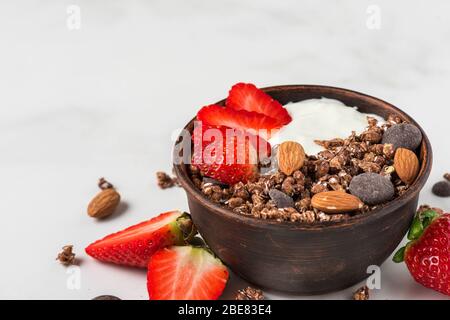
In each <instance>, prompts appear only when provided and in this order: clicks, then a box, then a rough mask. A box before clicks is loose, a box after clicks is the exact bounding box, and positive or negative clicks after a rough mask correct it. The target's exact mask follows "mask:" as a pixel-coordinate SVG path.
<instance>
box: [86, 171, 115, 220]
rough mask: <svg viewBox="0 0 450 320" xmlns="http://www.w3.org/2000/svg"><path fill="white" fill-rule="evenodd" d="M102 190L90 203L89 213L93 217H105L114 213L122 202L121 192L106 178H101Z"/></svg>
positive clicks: (100, 186)
mask: <svg viewBox="0 0 450 320" xmlns="http://www.w3.org/2000/svg"><path fill="white" fill-rule="evenodd" d="M98 186H99V188H100V189H102V191H100V192H99V193H98V194H97V195H96V196H95V197H94V198H93V199H92V200H91V202H90V203H89V206H88V210H87V212H88V215H89V216H91V217H93V218H98V219H101V218H105V217H107V216H109V215H111V214H113V213H114V211H115V210H116V208H117V207H118V205H119V203H120V194H119V193H118V192H117V191H116V189H114V186H113V185H112V184H110V183H109V182H108V181H106V180H105V179H103V178H101V179H100V180H99V183H98Z"/></svg>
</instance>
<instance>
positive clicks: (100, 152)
mask: <svg viewBox="0 0 450 320" xmlns="http://www.w3.org/2000/svg"><path fill="white" fill-rule="evenodd" d="M70 5H76V6H78V7H79V8H80V9H81V29H79V30H69V29H68V27H67V18H68V15H67V13H66V10H67V8H68V7H69V6H70ZM369 5H376V6H378V7H377V8H379V9H381V25H380V29H370V28H368V27H367V25H366V23H367V19H368V17H369V15H368V14H367V13H366V10H367V8H368V6H369ZM449 12H450V3H449V2H448V1H446V0H439V1H438V0H435V1H433V2H432V3H431V2H430V1H428V2H426V1H414V2H412V1H395V2H394V1H389V0H382V1H381V0H374V1H361V0H359V1H357V0H354V1H349V0H347V1H343V0H342V1H317V0H315V1H312V0H311V1H293V0H292V1H283V2H280V1H266V0H264V1H261V0H254V1H245V0H239V1H238V0H236V1H231V0H230V1H207V0H202V1H200V0H190V1H181V0H179V1H174V0H164V1H163V0H159V1H158V0H132V1H125V0H122V1H119V0H108V1H107V0H95V1H93V0H70V1H69V0H58V1H57V0H53V1H50V0H35V1H31V0H22V1H20V0H19V1H8V2H7V1H2V2H1V3H0V39H1V44H0V49H1V50H0V88H1V89H0V150H1V153H0V179H1V180H0V194H1V198H2V200H1V201H0V212H1V216H2V223H1V226H2V231H1V233H0V240H1V241H0V252H1V253H2V260H1V261H2V263H1V267H0V270H1V273H0V298H6V299H15V298H24V299H36V298H39V299H41V298H42V299H55V298H56V299H89V298H92V297H94V296H96V295H98V294H116V295H118V296H120V297H122V298H124V299H146V298H147V292H146V285H145V271H140V270H131V269H126V268H119V267H115V266H109V265H102V264H99V263H96V262H95V261H93V260H91V259H89V258H87V257H86V256H85V254H83V248H84V247H85V246H86V245H87V244H88V243H89V242H90V241H91V240H95V239H97V238H99V237H101V236H103V235H105V234H108V233H110V232H112V231H116V230H117V229H120V228H122V227H125V226H128V225H130V224H132V223H135V222H138V221H141V220H144V219H147V218H149V217H151V216H154V215H156V214H158V213H159V212H162V211H165V210H168V209H172V208H180V209H184V210H187V204H186V201H185V196H184V194H183V191H182V190H180V189H172V190H167V191H161V190H159V189H158V187H157V186H156V185H155V180H154V173H155V171H157V170H161V169H162V170H169V169H170V146H171V134H172V132H173V131H174V130H175V129H176V128H180V127H182V126H183V125H184V124H185V123H186V122H187V121H188V120H189V119H190V118H191V117H192V116H193V114H194V113H195V112H196V110H197V109H198V108H199V107H201V106H202V105H205V104H208V103H211V102H214V101H217V100H219V99H221V98H223V97H224V96H225V94H226V92H227V90H228V88H229V87H230V85H232V84H233V83H235V82H238V81H248V82H254V83H256V84H257V85H259V86H266V85H276V84H295V83H312V84H326V85H333V86H339V87H346V88H351V89H354V90H358V91H362V92H365V93H368V94H371V95H375V96H378V97H380V98H383V99H385V100H387V101H390V102H392V103H394V104H395V105H397V106H399V107H400V108H402V109H404V110H405V111H407V112H408V113H409V114H410V115H412V116H413V117H414V118H416V119H417V120H418V122H419V123H420V124H421V125H422V126H423V128H424V129H425V130H426V132H427V134H428V135H429V138H430V140H431V141H432V144H433V147H434V153H435V162H434V164H435V165H434V170H433V172H432V174H431V177H430V180H429V183H428V185H427V186H426V187H425V189H424V190H423V192H422V197H421V202H422V203H425V202H426V203H430V204H433V205H435V206H440V207H444V208H447V209H448V206H449V202H448V200H444V199H438V198H436V197H434V196H433V195H431V192H430V188H431V186H432V183H433V182H435V181H437V180H438V179H439V178H440V177H441V175H442V174H443V173H444V171H448V170H449V169H450V168H449V167H448V165H449V163H448V159H449V158H450V151H449V142H448V121H449V116H450V112H449V111H448V110H449V105H448V104H449V102H448V92H449V85H450V59H449V56H450V55H449V54H450V43H449V42H448V39H449V37H450V23H449V20H448V13H449ZM369 25H370V24H369ZM99 176H106V177H108V178H109V179H110V180H111V181H113V182H114V183H115V184H116V185H117V187H118V188H119V189H120V192H121V193H122V196H123V199H125V201H126V202H127V205H128V208H126V210H122V211H123V212H121V213H120V214H118V215H116V216H115V217H113V218H111V219H108V220H106V221H102V222H95V221H93V220H91V219H90V218H88V217H87V216H86V213H85V210H86V205H87V202H88V201H89V199H90V198H91V196H92V195H93V194H94V193H95V192H96V186H95V183H96V180H97V178H98V177H99ZM67 243H72V244H74V245H75V250H76V252H77V253H78V254H79V257H80V258H81V265H80V274H79V275H80V279H81V282H80V284H81V287H80V289H78V290H77V289H76V288H75V290H71V287H70V286H69V287H68V286H67V280H68V279H71V278H70V275H68V274H66V269H65V268H64V267H62V266H60V265H59V264H58V263H56V262H55V261H54V258H55V255H56V253H57V252H58V250H59V248H60V247H61V246H62V245H65V244H67ZM70 270H71V269H69V271H70ZM72 271H73V270H72ZM241 285H243V284H242V283H241V282H240V280H239V279H236V278H235V277H234V278H233V280H232V282H231V283H230V286H229V288H228V289H227V296H230V294H231V293H232V292H233V290H234V289H236V288H238V287H240V286H241ZM72 289H73V288H72ZM350 293H351V289H350V290H346V291H342V292H338V293H335V294H330V295H326V296H323V297H314V298H326V299H329V298H337V299H341V298H342V299H347V298H348V297H349V296H350ZM268 296H269V297H270V298H274V299H275V298H300V297H293V296H285V295H282V294H279V293H268ZM373 296H374V298H375V299H404V298H410V299H420V298H426V299H442V298H445V297H444V296H442V295H440V294H437V293H434V292H432V291H430V290H427V289H424V288H422V287H421V286H419V285H417V284H415V283H414V282H413V280H412V279H411V277H410V276H409V274H408V273H407V271H406V269H405V267H404V266H403V265H394V264H393V263H391V262H389V261H388V262H386V263H385V264H384V265H383V266H382V288H381V290H377V291H375V292H374V294H373Z"/></svg>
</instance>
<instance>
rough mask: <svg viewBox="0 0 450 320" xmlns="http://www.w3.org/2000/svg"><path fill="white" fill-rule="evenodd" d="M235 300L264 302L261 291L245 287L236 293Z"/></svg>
mask: <svg viewBox="0 0 450 320" xmlns="http://www.w3.org/2000/svg"><path fill="white" fill-rule="evenodd" d="M235 300H264V294H263V292H262V291H261V290H258V289H254V288H252V287H247V288H245V289H242V290H239V291H238V293H237V295H236V299H235Z"/></svg>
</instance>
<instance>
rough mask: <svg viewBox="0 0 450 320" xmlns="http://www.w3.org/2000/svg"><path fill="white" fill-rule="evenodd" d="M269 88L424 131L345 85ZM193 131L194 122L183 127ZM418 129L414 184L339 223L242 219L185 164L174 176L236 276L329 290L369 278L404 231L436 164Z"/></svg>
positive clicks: (305, 290) (283, 97)
mask: <svg viewBox="0 0 450 320" xmlns="http://www.w3.org/2000/svg"><path fill="white" fill-rule="evenodd" d="M264 91H266V92H267V93H268V94H270V95H271V96H272V97H273V98H275V99H277V100H278V101H280V102H281V103H282V104H286V103H288V102H290V101H293V102H296V101H301V100H304V99H311V98H321V97H326V98H332V99H338V100H340V101H342V102H343V103H345V104H346V105H349V106H358V107H359V108H360V110H361V111H362V112H368V113H375V114H378V115H380V116H382V117H387V116H388V115H389V114H396V115H398V116H400V117H402V118H403V119H405V120H407V121H409V122H410V123H412V124H414V125H416V126H417V127H418V128H420V126H419V125H418V124H417V123H416V122H415V121H414V120H413V119H412V118H411V117H409V116H408V115H407V114H406V113H404V112H403V111H401V110H399V109H397V108H396V107H394V106H392V105H391V104H389V103H387V102H384V101H382V100H379V99H376V98H374V97H370V96H368V95H364V94H361V93H358V92H354V91H350V90H346V89H340V88H333V87H324V86H315V85H288V86H278V87H270V88H265V89H264ZM223 102H224V101H220V102H219V104H222V105H223ZM192 128H193V121H191V122H190V123H189V124H188V125H187V126H186V129H188V130H191V131H192ZM421 131H422V134H423V142H422V144H421V146H420V155H419V157H420V160H421V169H420V173H419V175H418V177H417V178H416V181H415V182H414V183H413V184H412V186H411V188H410V189H409V190H408V191H407V192H406V193H405V194H404V195H402V196H401V197H400V198H398V199H396V200H394V201H391V202H389V203H388V204H386V205H384V206H382V207H380V208H379V209H376V210H374V211H372V212H371V213H369V214H366V215H360V216H355V217H353V218H351V219H349V220H346V221H342V222H337V223H317V224H314V225H304V224H296V223H289V222H285V223H278V222H276V221H269V220H260V219H256V218H251V217H245V216H240V215H238V214H236V213H233V212H232V211H230V210H229V209H227V208H224V207H221V206H220V205H217V204H215V203H213V202H211V201H209V200H208V199H206V198H205V197H204V196H203V195H202V193H201V192H200V191H199V190H198V189H196V188H195V186H194V184H193V183H192V181H191V179H190V177H189V172H188V166H187V165H184V164H181V165H175V173H176V175H177V176H178V178H179V181H180V183H181V184H182V186H183V188H184V189H185V191H186V193H187V197H188V202H189V208H190V211H191V214H192V217H193V220H194V223H195V224H196V225H197V227H198V229H199V231H200V233H201V234H202V235H203V237H204V239H205V241H206V242H207V243H208V245H209V246H210V247H211V249H212V250H213V251H214V252H215V253H216V254H217V256H218V257H219V258H220V259H221V260H222V261H223V262H224V263H225V264H226V265H228V266H229V267H230V268H231V269H232V270H233V271H234V272H235V273H237V274H239V275H240V276H241V277H243V278H244V279H247V280H248V281H250V282H252V283H254V284H255V285H257V286H260V287H263V288H268V289H273V290H279V291H284V292H291V293H297V294H305V295H306V294H308V295H309V294H320V293H327V292H332V291H336V290H340V289H344V288H347V287H350V286H352V285H354V284H356V283H358V282H360V281H362V280H363V279H365V278H367V277H368V274H367V273H366V270H367V267H368V266H370V265H378V266H379V265H381V264H382V263H383V262H384V261H385V260H386V259H387V258H388V257H389V256H390V255H391V253H392V252H393V251H394V250H395V249H396V247H397V246H398V244H399V243H400V241H401V240H402V238H403V237H404V235H405V233H406V232H407V230H408V227H409V225H410V223H411V220H412V218H413V216H414V213H415V210H416V208H417V204H418V197H419V192H420V190H421V189H422V187H423V186H424V184H425V182H426V180H427V178H428V176H429V173H430V171H431V164H432V152H431V146H430V142H429V140H428V138H427V136H426V134H425V133H424V132H423V130H422V129H421Z"/></svg>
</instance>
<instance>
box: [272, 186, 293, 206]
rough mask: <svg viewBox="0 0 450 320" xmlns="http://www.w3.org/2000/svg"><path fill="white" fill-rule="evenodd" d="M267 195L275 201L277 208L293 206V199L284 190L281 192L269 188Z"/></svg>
mask: <svg viewBox="0 0 450 320" xmlns="http://www.w3.org/2000/svg"><path fill="white" fill-rule="evenodd" d="M269 196H270V198H271V199H272V200H273V201H274V202H275V204H276V206H277V208H279V209H282V208H293V207H294V200H293V199H292V198H291V197H289V196H288V195H287V194H285V193H284V192H281V191H280V190H277V189H271V190H270V191H269Z"/></svg>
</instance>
